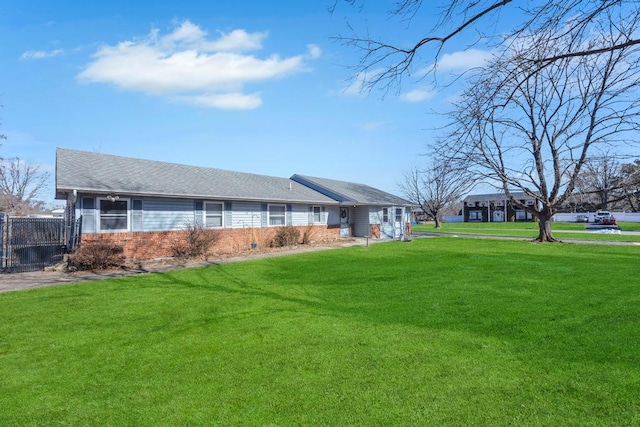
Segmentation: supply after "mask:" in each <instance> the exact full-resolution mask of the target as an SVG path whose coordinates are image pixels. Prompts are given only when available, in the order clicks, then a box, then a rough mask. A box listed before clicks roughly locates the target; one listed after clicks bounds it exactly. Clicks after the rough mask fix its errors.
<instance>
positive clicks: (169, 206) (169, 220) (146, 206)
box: [142, 199, 194, 231]
mask: <svg viewBox="0 0 640 427" xmlns="http://www.w3.org/2000/svg"><path fill="white" fill-rule="evenodd" d="M142 211H143V214H142V230H143V231H172V230H181V229H184V227H185V225H187V224H192V223H193V221H194V209H193V200H183V199H143V200H142Z"/></svg>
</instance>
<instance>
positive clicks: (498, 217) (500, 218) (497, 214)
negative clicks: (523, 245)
mask: <svg viewBox="0 0 640 427" xmlns="http://www.w3.org/2000/svg"><path fill="white" fill-rule="evenodd" d="M493 222H504V212H503V211H493Z"/></svg>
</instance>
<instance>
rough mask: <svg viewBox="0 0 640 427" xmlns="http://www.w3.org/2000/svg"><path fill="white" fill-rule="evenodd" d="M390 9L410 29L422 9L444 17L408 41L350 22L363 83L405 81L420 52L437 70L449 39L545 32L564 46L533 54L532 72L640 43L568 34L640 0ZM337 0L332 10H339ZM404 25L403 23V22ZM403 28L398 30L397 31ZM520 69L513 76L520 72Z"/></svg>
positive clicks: (405, 1) (636, 10) (623, 12)
mask: <svg viewBox="0 0 640 427" xmlns="http://www.w3.org/2000/svg"><path fill="white" fill-rule="evenodd" d="M344 2H346V3H348V4H351V5H352V6H353V5H360V6H361V7H365V6H366V3H367V2H366V0H344ZM390 3H391V7H390V8H389V14H390V15H391V17H395V18H398V19H399V20H400V21H401V23H402V24H403V26H404V27H405V29H407V28H409V27H410V26H411V22H412V20H414V19H415V18H416V17H417V16H419V15H421V14H423V13H424V14H425V15H426V14H428V13H433V12H434V11H435V13H437V14H438V15H439V20H438V22H437V24H436V25H435V26H434V27H433V28H431V29H430V30H425V31H424V35H423V36H422V37H419V38H418V39H417V40H415V42H409V43H408V44H406V45H401V44H400V43H394V42H393V41H390V40H384V39H381V38H378V37H376V36H375V35H370V33H369V32H370V30H369V29H368V30H366V31H364V32H358V31H357V30H356V29H355V27H356V26H355V25H353V24H349V30H350V34H349V35H339V36H337V37H336V38H337V39H338V40H340V41H342V42H343V43H344V44H346V45H348V46H351V47H353V48H354V49H355V50H356V51H358V52H359V53H360V59H359V62H358V63H357V64H355V65H354V68H356V69H357V70H358V72H360V73H361V76H366V78H365V79H364V81H363V89H366V90H368V89H371V88H373V87H375V86H382V87H383V88H385V89H389V88H390V87H393V86H396V85H397V87H399V84H400V82H401V80H402V78H403V77H406V76H408V75H410V74H411V73H412V72H413V71H414V70H413V68H414V67H416V68H418V69H421V70H422V69H423V68H424V67H425V65H427V64H425V63H421V62H420V59H418V64H415V61H416V59H417V58H420V57H419V56H418V54H419V53H426V56H423V57H426V58H427V62H428V63H430V64H431V65H432V67H431V71H432V72H433V71H435V70H436V69H437V62H438V59H439V57H440V55H441V54H442V52H443V51H444V49H445V47H446V46H447V45H448V44H451V43H455V42H456V40H457V41H462V42H463V43H464V45H465V46H466V47H467V48H470V47H473V46H476V45H478V44H484V45H488V46H509V45H512V44H513V43H517V41H518V39H519V38H520V37H521V36H523V35H526V34H531V33H541V32H544V33H545V34H546V37H547V40H546V41H547V42H548V43H549V44H557V45H558V46H560V48H558V49H557V50H555V51H553V52H549V51H545V52H540V53H539V54H538V55H535V56H531V57H529V58H528V61H529V62H530V63H529V69H528V70H527V71H526V73H525V75H526V74H530V73H535V72H538V71H540V70H541V69H543V68H545V67H546V66H548V65H549V64H551V63H553V62H555V61H558V60H562V59H566V58H571V57H580V56H591V55H601V54H603V53H607V52H611V51H614V50H619V49H628V48H629V47H631V46H634V45H638V44H640V39H638V38H637V34H636V33H628V34H627V37H624V38H619V39H610V40H609V42H610V43H608V44H600V45H591V44H583V43H579V42H575V43H566V39H572V40H575V41H581V40H584V39H585V38H586V36H588V35H589V34H590V33H592V32H593V30H594V28H595V29H598V28H602V27H606V26H607V25H608V24H609V23H616V22H619V20H620V19H627V18H631V19H637V17H638V16H639V15H640V2H639V1H638V0H565V1H555V0H554V1H544V2H524V3H523V2H514V1H513V0H467V1H465V0H440V1H438V0H430V1H429V2H427V3H425V2H423V1H422V0H395V1H392V2H390ZM337 6H338V1H337V0H336V1H335V2H334V3H333V5H332V7H330V11H331V12H332V13H335V12H336V10H337ZM507 12H511V13H512V14H513V15H510V16H515V17H517V18H516V20H515V21H513V22H511V21H510V22H508V23H505V22H502V25H503V26H511V28H510V30H508V31H507V32H502V31H498V30H497V28H498V24H499V23H500V20H501V19H503V20H504V18H503V17H504V16H509V15H507ZM399 30H402V28H399ZM394 33H398V31H396V32H394ZM519 77H522V76H520V75H516V76H509V78H511V79H513V78H519Z"/></svg>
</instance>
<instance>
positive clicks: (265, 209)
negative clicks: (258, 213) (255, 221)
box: [261, 203, 269, 227]
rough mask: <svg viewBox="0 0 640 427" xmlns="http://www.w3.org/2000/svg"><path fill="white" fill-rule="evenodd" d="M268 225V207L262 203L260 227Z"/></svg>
mask: <svg viewBox="0 0 640 427" xmlns="http://www.w3.org/2000/svg"><path fill="white" fill-rule="evenodd" d="M268 224H269V206H268V205H267V204H266V203H263V204H262V222H261V226H262V227H266V226H267V225H268Z"/></svg>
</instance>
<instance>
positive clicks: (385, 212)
mask: <svg viewBox="0 0 640 427" xmlns="http://www.w3.org/2000/svg"><path fill="white" fill-rule="evenodd" d="M382 222H389V208H382Z"/></svg>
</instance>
